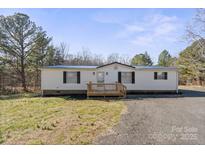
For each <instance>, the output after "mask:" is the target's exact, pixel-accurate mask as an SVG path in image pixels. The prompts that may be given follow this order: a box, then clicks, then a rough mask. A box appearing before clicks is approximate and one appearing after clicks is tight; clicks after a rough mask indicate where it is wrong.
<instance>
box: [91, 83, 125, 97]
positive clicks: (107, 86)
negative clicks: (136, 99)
mask: <svg viewBox="0 0 205 154" xmlns="http://www.w3.org/2000/svg"><path fill="white" fill-rule="evenodd" d="M126 90H127V88H126V86H124V85H123V84H122V83H117V82H116V83H92V82H89V83H88V84H87V96H88V97H89V96H104V97H105V96H119V97H120V96H121V97H126Z"/></svg>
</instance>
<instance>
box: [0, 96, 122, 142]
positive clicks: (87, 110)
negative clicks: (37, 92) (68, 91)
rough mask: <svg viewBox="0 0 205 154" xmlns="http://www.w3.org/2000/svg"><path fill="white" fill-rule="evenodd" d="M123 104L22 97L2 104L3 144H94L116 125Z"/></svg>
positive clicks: (1, 125)
mask: <svg viewBox="0 0 205 154" xmlns="http://www.w3.org/2000/svg"><path fill="white" fill-rule="evenodd" d="M124 107H125V106H124V104H123V103H122V102H121V101H104V100H102V101H101V100H69V99H66V98H61V97H49V98H40V97H33V98H32V97H31V98H29V97H23V98H10V99H9V98H4V99H2V100H0V143H1V144H91V143H92V141H93V140H94V139H95V137H96V136H97V135H99V134H100V133H102V132H104V131H105V130H106V129H108V128H109V127H112V126H113V125H115V124H117V122H118V121H119V118H120V114H121V112H122V110H123V108H124Z"/></svg>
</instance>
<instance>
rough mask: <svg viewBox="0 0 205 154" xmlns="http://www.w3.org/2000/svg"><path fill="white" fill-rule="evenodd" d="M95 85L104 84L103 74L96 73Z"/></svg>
mask: <svg viewBox="0 0 205 154" xmlns="http://www.w3.org/2000/svg"><path fill="white" fill-rule="evenodd" d="M97 83H104V72H97Z"/></svg>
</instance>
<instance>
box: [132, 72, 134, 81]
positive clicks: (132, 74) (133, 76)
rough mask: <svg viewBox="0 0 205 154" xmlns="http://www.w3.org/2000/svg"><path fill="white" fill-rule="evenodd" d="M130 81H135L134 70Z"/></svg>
mask: <svg viewBox="0 0 205 154" xmlns="http://www.w3.org/2000/svg"><path fill="white" fill-rule="evenodd" d="M132 83H135V72H132Z"/></svg>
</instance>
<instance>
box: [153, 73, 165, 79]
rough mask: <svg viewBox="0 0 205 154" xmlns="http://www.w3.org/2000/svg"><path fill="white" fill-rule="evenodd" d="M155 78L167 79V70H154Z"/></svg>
mask: <svg viewBox="0 0 205 154" xmlns="http://www.w3.org/2000/svg"><path fill="white" fill-rule="evenodd" d="M154 79H155V80H167V72H154Z"/></svg>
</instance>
